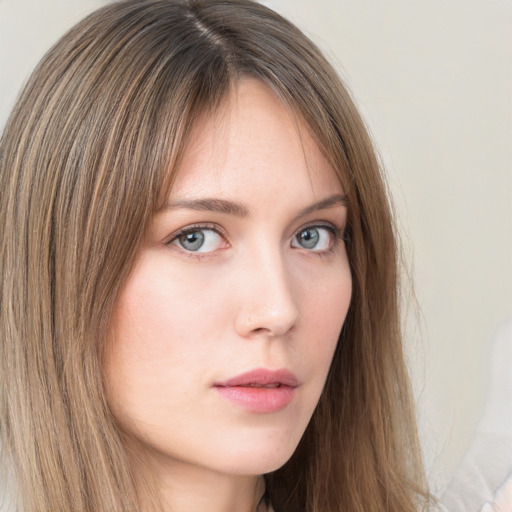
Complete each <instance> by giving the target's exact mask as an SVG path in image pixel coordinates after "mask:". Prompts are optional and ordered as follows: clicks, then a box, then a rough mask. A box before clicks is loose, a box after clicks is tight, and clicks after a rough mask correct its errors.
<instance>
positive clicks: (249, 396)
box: [213, 368, 299, 414]
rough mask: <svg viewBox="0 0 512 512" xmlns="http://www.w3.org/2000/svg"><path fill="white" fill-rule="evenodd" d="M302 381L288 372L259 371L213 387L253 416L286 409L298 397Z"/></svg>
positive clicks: (283, 370)
mask: <svg viewBox="0 0 512 512" xmlns="http://www.w3.org/2000/svg"><path fill="white" fill-rule="evenodd" d="M298 386H299V381H298V379H297V377H295V375H293V373H291V372H290V371H288V370H286V369H280V370H269V369H265V368H259V369H257V370H253V371H250V372H247V373H243V374H241V375H238V376H236V377H233V378H231V379H228V380H226V381H223V382H218V383H215V384H214V385H213V389H214V390H215V391H216V392H217V393H218V394H219V395H220V396H221V397H222V398H223V399H225V400H227V401H228V402H231V403H232V404H233V405H235V406H238V407H241V408H242V409H245V410H246V411H248V412H253V413H260V414H261V413H272V412H277V411H280V410H282V409H284V408H285V407H286V406H287V405H289V404H290V403H291V402H292V400H293V399H294V397H295V395H296V389H297V387H298Z"/></svg>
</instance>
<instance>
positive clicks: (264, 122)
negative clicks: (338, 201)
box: [171, 79, 342, 200]
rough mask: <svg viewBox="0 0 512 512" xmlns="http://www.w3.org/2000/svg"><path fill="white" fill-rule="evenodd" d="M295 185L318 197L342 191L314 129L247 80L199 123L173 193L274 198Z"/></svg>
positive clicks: (176, 195) (302, 193)
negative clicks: (245, 195) (309, 127)
mask: <svg viewBox="0 0 512 512" xmlns="http://www.w3.org/2000/svg"><path fill="white" fill-rule="evenodd" d="M291 188H293V191H294V193H295V195H297V196H302V197H304V198H306V197H311V198H312V199H314V200H317V199H318V198H320V196H322V195H325V193H332V192H333V191H334V192H339V193H342V187H341V185H340V181H339V179H338V176H337V174H336V172H335V171H334V169H333V167H332V166H331V165H330V163H329V161H328V160H327V158H326V157H325V156H324V155H323V153H322V152H321V151H320V149H319V147H318V145H317V144H316V143H315V141H314V139H313V137H312V136H311V135H310V132H309V129H308V127H307V126H306V125H305V124H304V123H303V122H302V121H301V120H300V118H299V117H298V116H296V115H294V113H293V112H292V111H291V109H289V108H287V107H286V106H285V105H284V104H283V102H282V101H281V100H280V99H279V98H278V96H277V95H276V94H275V93H274V92H273V91H272V90H271V89H270V88H269V87H267V86H266V85H264V84H263V83H262V82H260V81H258V80H255V79H244V80H242V81H241V82H240V84H239V85H238V86H237V87H235V88H233V89H232V90H231V92H230V93H229V94H228V96H227V97H226V99H225V100H224V101H223V103H222V105H221V106H220V107H219V108H218V109H217V110H216V111H215V113H214V114H210V115H204V116H202V117H200V118H199V119H198V120H197V122H196V123H195V125H194V128H193V130H192V133H191V136H190V138H189V144H188V146H187V147H186V149H185V152H184V155H183V159H182V161H181V164H180V166H179V169H178V171H177V176H176V180H175V182H174V186H173V189H172V191H171V195H172V196H173V198H177V199H179V198H180V195H185V196H187V197H189V196H191V195H192V196H195V195H197V196H198V197H199V196H204V195H212V194H213V195H215V196H228V197H229V198H233V196H237V197H243V196H244V194H246V193H247V192H251V193H252V195H254V194H256V193H259V194H260V195H263V196H265V195H267V196H268V195H269V194H271V193H273V192H279V191H281V192H284V191H288V192H290V189H291ZM228 197H227V198H228Z"/></svg>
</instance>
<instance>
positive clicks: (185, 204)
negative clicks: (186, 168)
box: [164, 194, 347, 219]
mask: <svg viewBox="0 0 512 512" xmlns="http://www.w3.org/2000/svg"><path fill="white" fill-rule="evenodd" d="M346 204H347V196H345V195H342V194H333V195H332V196H329V197H326V198H325V199H322V200H320V201H317V202H316V203H313V204H312V205H310V206H307V207H306V208H303V209H302V210H300V211H299V212H298V214H297V215H296V218H297V219H298V218H300V217H305V216H306V215H309V214H310V213H313V212H316V211H318V210H326V209H328V208H332V207H334V206H338V205H342V206H346ZM174 208H188V209H189V210H196V211H199V212H216V213H224V214H228V215H235V216H237V217H242V218H243V217H248V216H249V209H248V208H247V207H246V206H245V205H244V204H242V203H239V202H237V201H227V200H225V199H213V198H203V199H178V200H177V201H172V202H170V203H167V204H166V205H165V206H164V209H165V210H171V209H174Z"/></svg>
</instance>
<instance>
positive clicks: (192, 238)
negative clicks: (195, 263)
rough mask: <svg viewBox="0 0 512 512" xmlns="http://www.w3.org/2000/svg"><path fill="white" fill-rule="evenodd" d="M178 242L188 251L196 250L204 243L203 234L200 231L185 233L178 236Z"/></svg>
mask: <svg viewBox="0 0 512 512" xmlns="http://www.w3.org/2000/svg"><path fill="white" fill-rule="evenodd" d="M179 241H180V244H181V245H182V247H183V248H184V249H187V250H188V251H197V250H198V249H200V248H201V246H202V245H203V243H204V235H203V233H201V231H194V232H192V233H186V234H184V235H181V236H180V238H179Z"/></svg>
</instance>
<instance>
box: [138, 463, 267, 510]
mask: <svg viewBox="0 0 512 512" xmlns="http://www.w3.org/2000/svg"><path fill="white" fill-rule="evenodd" d="M158 475H159V487H160V493H161V496H162V501H163V511H164V512H171V511H172V512H204V511H205V510H208V512H266V507H265V504H264V503H263V500H262V497H263V494H264V492H265V482H264V480H263V477H261V476H245V475H244V476H239V475H229V474H224V473H217V472H215V471H211V470H208V469H205V468H201V467H197V466H192V465H190V464H186V463H180V462H177V463H175V464H173V465H172V467H166V468H165V471H158ZM149 511H150V508H149V507H148V512H149Z"/></svg>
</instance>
